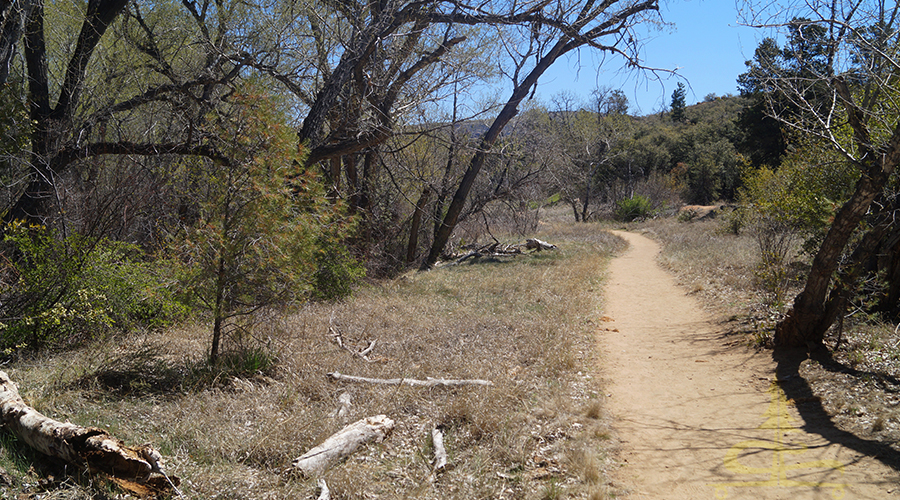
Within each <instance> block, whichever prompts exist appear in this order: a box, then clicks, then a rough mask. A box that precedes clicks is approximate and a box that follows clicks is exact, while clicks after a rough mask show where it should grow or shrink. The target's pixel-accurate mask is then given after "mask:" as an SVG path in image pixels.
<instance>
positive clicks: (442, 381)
mask: <svg viewBox="0 0 900 500" xmlns="http://www.w3.org/2000/svg"><path fill="white" fill-rule="evenodd" d="M327 375H328V377H330V378H331V379H333V380H340V381H343V382H359V383H365V384H381V385H409V386H413V387H435V386H445V387H454V386H460V385H484V386H490V385H494V383H493V382H491V381H490V380H479V379H465V380H454V379H446V378H431V377H428V378H426V379H425V380H416V379H412V378H369V377H357V376H355V375H344V374H343V373H339V372H331V373H328V374H327Z"/></svg>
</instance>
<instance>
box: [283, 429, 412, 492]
mask: <svg viewBox="0 0 900 500" xmlns="http://www.w3.org/2000/svg"><path fill="white" fill-rule="evenodd" d="M393 429H394V421H393V420H391V419H389V418H388V417H387V416H386V415H376V416H374V417H366V418H364V419H362V420H358V421H356V422H354V423H352V424H350V425H348V426H346V427H344V428H343V429H341V430H340V431H338V432H337V433H335V434H333V435H332V436H331V437H329V438H328V439H326V440H325V441H324V442H323V443H322V444H320V445H319V446H316V447H315V448H313V449H311V450H309V451H307V452H306V453H304V454H303V455H302V456H300V457H298V458H295V459H294V461H293V462H291V466H292V467H294V468H295V469H297V470H298V471H299V472H300V473H302V474H303V475H305V476H307V477H310V476H316V475H319V474H322V473H323V472H325V471H326V470H328V469H329V468H331V467H333V466H334V465H336V464H337V463H339V462H340V461H341V460H343V459H345V458H347V457H348V456H350V455H352V454H353V453H355V452H356V451H357V450H359V449H360V448H362V447H363V446H365V445H367V444H369V443H372V442H376V443H380V442H381V441H383V440H384V439H385V438H386V437H387V436H389V435H390V433H391V431H392V430H393Z"/></svg>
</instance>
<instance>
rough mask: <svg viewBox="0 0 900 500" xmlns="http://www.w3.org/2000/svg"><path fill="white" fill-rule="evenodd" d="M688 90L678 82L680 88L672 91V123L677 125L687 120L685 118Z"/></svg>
mask: <svg viewBox="0 0 900 500" xmlns="http://www.w3.org/2000/svg"><path fill="white" fill-rule="evenodd" d="M686 97H687V90H686V89H685V87H684V84H683V83H681V82H678V87H676V88H675V90H673V91H672V103H671V104H670V105H669V106H670V107H671V108H672V111H671V117H672V121H673V122H676V123H681V122H683V121H684V120H685V116H684V108H686V107H687V101H686Z"/></svg>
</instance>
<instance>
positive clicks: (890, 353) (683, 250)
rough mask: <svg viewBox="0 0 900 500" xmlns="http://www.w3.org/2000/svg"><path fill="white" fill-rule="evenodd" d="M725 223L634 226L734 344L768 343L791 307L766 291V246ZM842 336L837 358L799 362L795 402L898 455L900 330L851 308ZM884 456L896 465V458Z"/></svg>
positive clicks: (834, 335) (833, 334)
mask: <svg viewBox="0 0 900 500" xmlns="http://www.w3.org/2000/svg"><path fill="white" fill-rule="evenodd" d="M723 227H724V224H723V223H722V222H721V221H715V220H713V221H699V222H689V223H678V222H676V221H675V220H673V219H665V220H657V221H650V222H648V223H644V224H641V225H639V226H638V225H636V226H635V227H634V229H637V230H640V231H643V232H645V234H647V235H648V236H651V237H653V238H655V239H657V241H659V242H660V243H662V244H663V247H664V250H663V253H662V255H661V256H660V260H661V262H662V263H663V265H664V266H666V267H667V268H669V269H670V270H672V271H673V272H674V273H675V274H676V275H677V276H678V278H679V281H680V283H681V284H682V285H683V286H684V287H685V288H686V289H687V290H689V291H690V292H692V293H695V294H696V295H697V296H698V297H700V298H701V300H702V301H703V303H704V304H705V305H706V306H707V307H708V308H709V309H710V310H712V311H714V312H715V313H717V315H718V316H720V317H721V318H722V328H723V331H725V332H727V333H728V334H729V338H730V339H733V340H732V341H733V342H746V343H748V344H749V345H751V346H753V347H757V348H759V347H763V346H765V347H769V346H768V341H769V340H770V339H771V335H772V334H773V330H774V325H775V323H776V322H777V320H778V319H780V317H781V314H782V313H783V312H784V306H783V305H781V307H778V304H775V305H774V306H773V305H772V304H771V303H770V301H769V300H767V299H768V297H767V296H766V294H765V293H763V292H762V291H761V290H760V287H759V283H758V281H759V279H758V272H757V271H758V269H757V263H758V262H759V251H758V248H757V246H756V243H755V239H754V238H753V236H752V235H749V234H746V233H743V234H741V235H739V236H735V235H734V234H729V233H728V232H726V231H724V230H723ZM797 259H798V260H800V261H798V262H794V264H795V265H793V266H791V267H792V268H793V269H798V270H802V269H804V268H805V263H804V262H802V259H801V256H798V257H797ZM799 276H800V277H802V272H801V273H800V275H799ZM799 284H801V283H800V281H799V280H797V279H795V280H794V281H793V282H792V283H791V286H790V287H789V289H788V291H787V294H786V296H787V298H788V299H789V300H788V303H789V302H790V300H792V298H793V297H794V295H796V293H798V292H799V287H798V285H799ZM838 334H839V332H838V330H837V328H832V331H830V332H829V334H828V335H827V336H826V343H827V344H828V345H829V347H832V348H834V346H835V344H836V343H837V339H838ZM840 335H841V343H840V345H839V346H838V347H837V348H836V349H835V350H834V352H833V353H832V355H833V359H828V356H825V357H824V359H823V358H822V357H819V358H818V359H806V360H805V361H803V362H802V363H800V366H799V369H798V371H797V373H798V374H799V375H800V378H801V379H802V380H798V381H794V382H793V383H794V385H798V384H799V385H800V386H801V387H800V388H799V389H798V390H797V397H796V398H795V403H797V404H798V405H800V406H801V413H803V414H804V415H805V416H807V417H812V418H814V419H816V420H819V421H823V422H830V423H826V424H824V425H825V427H827V428H829V429H832V430H833V431H834V432H836V433H839V432H842V431H843V432H847V433H850V434H851V435H852V436H855V439H856V440H857V441H858V442H860V443H863V444H865V445H866V446H867V447H868V449H870V450H875V451H874V452H877V453H880V454H882V455H884V454H886V453H891V452H890V451H887V447H892V448H893V449H894V450H895V452H896V451H900V395H898V394H900V327H897V326H895V325H891V324H885V323H882V322H879V321H877V320H876V319H875V318H872V317H869V316H868V315H866V314H865V313H864V312H863V311H862V309H859V308H856V307H851V308H850V309H849V310H848V316H847V317H846V318H845V320H844V324H843V332H842V333H841V334H840ZM882 445H884V447H881V446H882ZM885 459H886V460H893V461H895V462H896V458H894V459H890V458H887V457H885ZM895 466H900V464H895Z"/></svg>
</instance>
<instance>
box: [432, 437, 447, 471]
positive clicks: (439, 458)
mask: <svg viewBox="0 0 900 500" xmlns="http://www.w3.org/2000/svg"><path fill="white" fill-rule="evenodd" d="M431 443H432V444H433V445H434V469H433V470H434V472H435V473H438V472H441V471H442V470H444V468H445V467H447V449H446V448H444V431H443V430H442V429H441V427H440V426H437V427H435V428H434V429H432V430H431Z"/></svg>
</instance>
